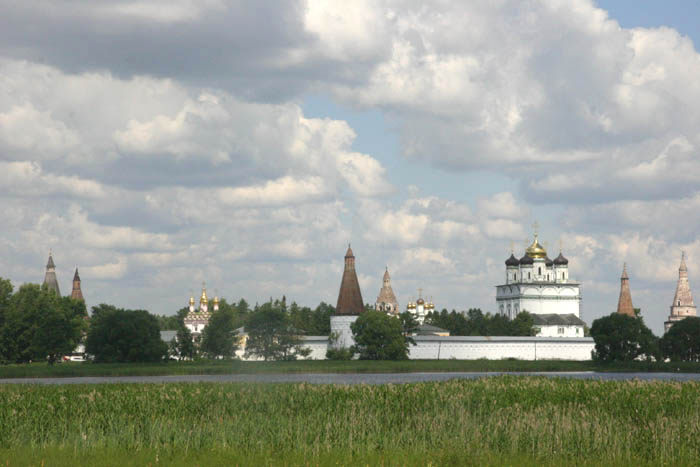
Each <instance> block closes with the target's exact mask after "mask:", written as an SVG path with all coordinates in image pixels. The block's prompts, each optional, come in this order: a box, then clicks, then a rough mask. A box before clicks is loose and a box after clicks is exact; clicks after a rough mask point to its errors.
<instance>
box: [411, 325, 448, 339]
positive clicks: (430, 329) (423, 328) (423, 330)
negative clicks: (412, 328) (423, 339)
mask: <svg viewBox="0 0 700 467" xmlns="http://www.w3.org/2000/svg"><path fill="white" fill-rule="evenodd" d="M416 332H417V333H418V335H419V336H422V335H431V334H438V333H448V334H449V332H450V331H448V330H447V329H442V328H439V327H437V326H432V325H430V324H421V325H420V326H418V328H417V329H416Z"/></svg>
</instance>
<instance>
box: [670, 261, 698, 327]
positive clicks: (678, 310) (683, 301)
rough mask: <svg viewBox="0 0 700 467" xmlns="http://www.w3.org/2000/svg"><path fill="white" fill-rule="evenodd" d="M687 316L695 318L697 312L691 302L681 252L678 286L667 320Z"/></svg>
mask: <svg viewBox="0 0 700 467" xmlns="http://www.w3.org/2000/svg"><path fill="white" fill-rule="evenodd" d="M688 316H697V311H696V309H695V303H694V302H693V294H692V292H691V291H690V283H689V282H688V267H687V266H686V265H685V252H683V253H682V254H681V264H680V266H679V267H678V284H677V285H676V294H675V295H674V296H673V303H672V304H671V316H670V317H669V320H671V321H674V317H675V318H677V319H683V318H687V317H688Z"/></svg>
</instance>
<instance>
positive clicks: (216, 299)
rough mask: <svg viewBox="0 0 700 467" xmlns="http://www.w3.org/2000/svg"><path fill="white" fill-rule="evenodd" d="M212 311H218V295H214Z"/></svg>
mask: <svg viewBox="0 0 700 467" xmlns="http://www.w3.org/2000/svg"><path fill="white" fill-rule="evenodd" d="M214 311H219V297H218V296H217V297H214Z"/></svg>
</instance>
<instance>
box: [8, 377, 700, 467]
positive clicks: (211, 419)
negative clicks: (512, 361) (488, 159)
mask: <svg viewBox="0 0 700 467" xmlns="http://www.w3.org/2000/svg"><path fill="white" fill-rule="evenodd" d="M0 446H1V447H2V449H0V463H2V464H5V463H9V465H17V464H18V463H19V464H21V463H22V462H21V460H27V462H28V463H41V461H42V460H45V459H47V460H49V461H53V462H49V463H48V464H47V465H51V464H52V463H53V464H54V465H60V464H70V463H75V462H76V461H77V462H80V463H83V464H85V463H90V459H95V458H101V459H103V460H104V462H102V463H103V464H105V465H109V462H112V461H114V465H117V464H119V463H121V464H124V463H126V464H128V463H130V462H135V465H139V464H146V463H151V464H153V463H154V462H156V458H158V460H159V461H163V462H167V463H170V464H178V463H183V464H184V463H190V464H191V463H194V464H199V465H208V464H210V465H215V464H217V463H220V461H221V460H222V459H226V460H227V462H228V463H231V464H241V465H245V464H259V463H264V464H274V465H298V464H307V463H308V464H311V465H316V464H341V465H342V464H355V463H364V464H384V465H394V464H398V465H407V464H413V465H429V464H431V463H432V464H433V465H449V464H454V465H463V464H474V465H476V464H500V463H503V462H505V463H516V464H527V463H533V464H548V465H555V464H557V465H561V464H571V465H599V464H600V463H606V464H638V465H640V464H641V465H647V464H648V465H652V464H654V465H660V464H662V465H679V464H680V465H682V464H687V465H695V463H696V462H697V459H698V458H700V384H699V383H693V382H690V383H676V382H639V381H605V382H604V381H590V380H576V379H564V378H562V379H558V378H538V377H513V376H504V377H492V378H484V379H479V380H454V381H448V382H439V383H419V384H402V385H391V384H387V385H380V386H367V385H356V386H333V385H309V384H294V385H292V384H214V383H197V384H115V385H66V386H38V385H36V386H35V385H29V386H25V385H4V386H0ZM108 461H109V462H108Z"/></svg>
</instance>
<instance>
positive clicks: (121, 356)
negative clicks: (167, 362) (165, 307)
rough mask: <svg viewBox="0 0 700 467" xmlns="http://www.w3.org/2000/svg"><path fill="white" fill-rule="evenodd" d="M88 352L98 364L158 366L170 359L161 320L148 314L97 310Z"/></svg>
mask: <svg viewBox="0 0 700 467" xmlns="http://www.w3.org/2000/svg"><path fill="white" fill-rule="evenodd" d="M92 315H93V318H92V320H91V323H90V330H89V331H88V335H87V341H86V344H85V351H86V352H87V353H88V354H90V355H92V356H94V358H95V361H96V362H156V361H160V360H162V359H163V358H164V357H166V356H167V353H168V345H167V344H166V343H165V342H163V340H162V339H161V338H160V329H159V328H158V320H157V319H156V317H155V316H153V315H152V314H150V313H149V312H147V311H146V310H125V309H122V308H115V307H112V306H110V305H104V304H103V305H99V306H97V307H93V311H92Z"/></svg>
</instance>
